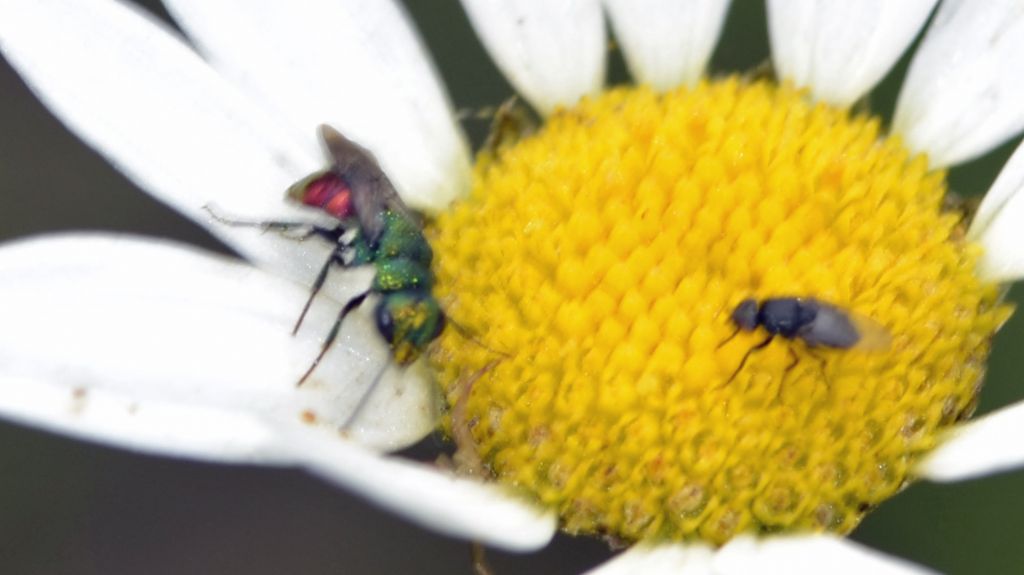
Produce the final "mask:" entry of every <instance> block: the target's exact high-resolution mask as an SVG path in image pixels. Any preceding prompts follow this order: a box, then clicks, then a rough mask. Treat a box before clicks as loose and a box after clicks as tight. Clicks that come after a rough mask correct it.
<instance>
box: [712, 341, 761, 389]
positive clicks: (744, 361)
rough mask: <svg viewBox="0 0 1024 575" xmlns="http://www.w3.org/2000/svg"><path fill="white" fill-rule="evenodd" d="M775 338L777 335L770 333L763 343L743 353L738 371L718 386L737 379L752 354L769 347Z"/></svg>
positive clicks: (723, 385)
mask: <svg viewBox="0 0 1024 575" xmlns="http://www.w3.org/2000/svg"><path fill="white" fill-rule="evenodd" d="M773 339H775V335H774V334H772V335H769V336H768V337H766V338H764V341H762V342H761V343H759V344H757V345H755V346H754V347H752V348H750V349H748V350H747V353H745V354H743V359H741V360H740V364H739V366H737V367H736V371H734V372H732V375H730V376H729V379H727V380H725V383H723V384H722V385H720V386H718V387H720V388H721V387H725V386H726V385H729V384H730V383H732V380H734V379H736V376H737V375H739V374H740V371H742V370H743V366H744V365H747V360H748V359H750V356H751V355H752V354H753V353H754V352H755V351H757V350H759V349H764V348H766V347H768V344H769V343H771V342H772V340H773Z"/></svg>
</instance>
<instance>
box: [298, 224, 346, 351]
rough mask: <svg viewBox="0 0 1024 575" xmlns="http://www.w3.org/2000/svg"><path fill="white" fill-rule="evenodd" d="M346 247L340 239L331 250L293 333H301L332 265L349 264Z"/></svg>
mask: <svg viewBox="0 0 1024 575" xmlns="http://www.w3.org/2000/svg"><path fill="white" fill-rule="evenodd" d="M346 249H348V244H345V243H342V242H341V240H339V243H338V247H337V248H335V250H334V251H333V252H331V255H330V256H328V257H327V261H325V262H324V265H323V266H321V268H320V272H319V273H317V274H316V279H315V280H313V285H312V287H311V288H310V291H309V297H308V298H306V304H305V305H303V306H302V312H301V313H299V319H297V320H295V325H294V326H293V327H292V335H295V334H297V333H299V327H301V326H302V322H303V320H305V319H306V314H307V313H309V308H310V306H312V305H313V300H314V299H316V294H318V293H320V289H321V288H322V287H324V282H325V281H327V274H328V272H330V271H331V266H333V265H339V266H341V267H347V266H348V264H346V263H345V253H346V251H345V250H346Z"/></svg>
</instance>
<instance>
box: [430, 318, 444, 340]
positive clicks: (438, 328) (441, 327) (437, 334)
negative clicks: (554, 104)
mask: <svg viewBox="0 0 1024 575" xmlns="http://www.w3.org/2000/svg"><path fill="white" fill-rule="evenodd" d="M447 324H448V318H447V317H445V315H444V313H443V312H438V314H437V326H435V327H434V333H433V334H432V335H431V336H430V341H434V340H435V339H437V338H439V337H441V332H443V331H444V327H445V325H447Z"/></svg>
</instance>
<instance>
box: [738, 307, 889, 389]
mask: <svg viewBox="0 0 1024 575" xmlns="http://www.w3.org/2000/svg"><path fill="white" fill-rule="evenodd" d="M730 319H731V320H732V322H733V323H734V324H735V325H736V331H734V332H733V333H732V335H730V336H729V337H728V338H726V339H725V341H723V342H722V343H720V344H719V345H718V347H719V348H721V347H722V346H724V345H725V344H726V343H728V342H729V341H731V340H732V339H733V338H734V337H736V335H737V334H739V332H740V331H748V332H752V331H755V330H756V329H757V328H759V327H760V328H763V329H764V330H765V331H766V332H768V336H767V337H765V338H764V339H763V340H762V341H761V342H760V343H757V344H756V345H754V346H753V347H751V348H750V349H748V350H747V352H746V353H745V354H744V355H743V359H741V360H740V363H739V365H738V366H736V369H735V370H734V371H733V372H732V375H730V376H729V379H727V380H726V381H725V383H723V384H722V386H724V385H727V384H729V383H730V382H732V380H733V379H735V378H736V376H737V375H739V373H740V372H741V371H743V367H744V366H745V365H746V363H747V360H748V359H750V356H751V355H753V354H754V352H757V351H759V350H762V349H764V348H766V347H768V345H769V344H771V342H772V341H774V339H775V338H776V337H781V338H783V339H787V340H801V341H803V342H804V343H805V344H807V347H808V348H810V349H816V348H824V349H835V350H852V349H859V350H865V351H881V350H885V349H888V348H889V346H890V344H891V338H890V337H889V334H888V332H887V331H886V329H885V328H884V327H882V326H881V325H879V324H878V323H877V322H875V321H874V320H872V319H870V318H867V317H864V316H861V315H859V314H856V313H854V312H852V311H849V310H845V309H843V308H841V307H839V306H836V305H833V304H830V303H827V302H824V301H821V300H819V299H816V298H813V297H773V298H766V299H763V300H760V301H759V300H756V299H754V298H747V299H745V300H743V301H741V302H740V303H739V305H737V306H736V308H735V309H734V310H733V312H732V314H731V315H730ZM789 351H790V354H792V356H793V361H792V363H790V364H789V366H788V367H787V368H786V372H787V373H788V372H789V371H790V370H791V369H793V367H795V366H796V364H797V362H798V361H799V358H798V357H797V356H796V354H795V352H794V351H793V350H792V348H791V349H790V350H789ZM818 359H819V360H820V361H821V362H822V373H823V374H824V363H825V360H824V358H820V357H819V358H818ZM780 391H781V389H780Z"/></svg>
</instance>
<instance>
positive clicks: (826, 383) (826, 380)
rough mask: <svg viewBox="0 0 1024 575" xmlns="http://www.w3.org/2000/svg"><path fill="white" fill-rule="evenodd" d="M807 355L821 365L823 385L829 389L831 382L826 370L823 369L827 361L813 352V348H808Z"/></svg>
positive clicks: (826, 365)
mask: <svg viewBox="0 0 1024 575" xmlns="http://www.w3.org/2000/svg"><path fill="white" fill-rule="evenodd" d="M807 355H809V356H811V357H813V358H814V359H816V360H817V361H818V363H819V364H820V366H821V378H822V379H824V380H825V386H826V387H828V388H830V389H831V387H832V384H831V383H830V382H829V380H828V372H827V371H825V368H826V367H828V361H827V360H826V359H825V358H824V357H822V356H820V355H818V354H817V353H815V352H814V348H808V349H807Z"/></svg>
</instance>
